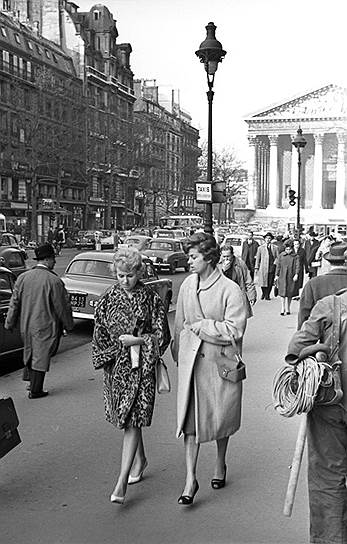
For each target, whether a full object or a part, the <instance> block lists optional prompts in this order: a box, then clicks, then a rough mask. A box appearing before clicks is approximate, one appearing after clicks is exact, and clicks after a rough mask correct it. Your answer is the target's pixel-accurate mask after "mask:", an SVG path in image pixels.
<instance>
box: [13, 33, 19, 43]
mask: <svg viewBox="0 0 347 544" xmlns="http://www.w3.org/2000/svg"><path fill="white" fill-rule="evenodd" d="M14 37H15V40H16V42H17V43H20V38H19V36H18V34H15V35H14Z"/></svg>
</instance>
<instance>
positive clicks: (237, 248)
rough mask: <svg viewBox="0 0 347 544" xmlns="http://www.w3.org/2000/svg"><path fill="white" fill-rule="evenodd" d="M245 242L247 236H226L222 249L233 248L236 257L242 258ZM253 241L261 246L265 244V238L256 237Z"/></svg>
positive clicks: (221, 245)
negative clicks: (225, 247)
mask: <svg viewBox="0 0 347 544" xmlns="http://www.w3.org/2000/svg"><path fill="white" fill-rule="evenodd" d="M245 240H247V234H226V235H225V237H224V240H223V242H222V243H221V244H220V247H221V248H223V247H224V246H233V248H234V255H236V257H241V251H242V244H243V242H244V241H245ZM253 240H255V241H256V242H258V244H259V245H261V244H263V243H264V238H263V236H259V235H254V236H253Z"/></svg>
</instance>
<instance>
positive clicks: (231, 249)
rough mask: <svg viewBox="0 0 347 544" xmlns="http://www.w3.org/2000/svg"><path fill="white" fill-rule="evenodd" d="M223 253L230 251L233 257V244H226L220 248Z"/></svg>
mask: <svg viewBox="0 0 347 544" xmlns="http://www.w3.org/2000/svg"><path fill="white" fill-rule="evenodd" d="M220 250H221V252H222V251H230V253H231V254H232V255H234V248H233V246H232V245H231V244H225V245H224V246H223V247H221V248H220Z"/></svg>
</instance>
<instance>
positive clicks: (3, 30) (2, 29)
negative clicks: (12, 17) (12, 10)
mask: <svg viewBox="0 0 347 544" xmlns="http://www.w3.org/2000/svg"><path fill="white" fill-rule="evenodd" d="M1 34H2V35H3V36H4V37H5V38H7V33H6V30H5V29H4V28H2V27H1Z"/></svg>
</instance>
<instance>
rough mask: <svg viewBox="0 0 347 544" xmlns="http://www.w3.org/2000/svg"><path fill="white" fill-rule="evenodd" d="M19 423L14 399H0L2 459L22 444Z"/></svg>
mask: <svg viewBox="0 0 347 544" xmlns="http://www.w3.org/2000/svg"><path fill="white" fill-rule="evenodd" d="M18 425H19V420H18V416H17V412H16V409H15V407H14V404H13V400H12V399H11V398H7V399H0V459H1V458H2V457H4V456H5V455H6V454H7V453H8V452H9V451H11V450H12V449H13V448H15V447H16V446H18V444H20V442H21V438H20V436H19V433H18V431H17V427H18Z"/></svg>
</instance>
